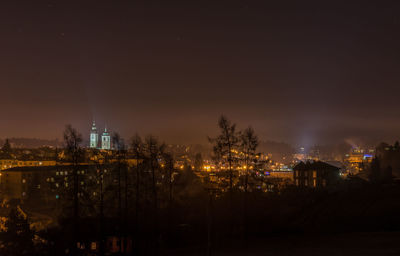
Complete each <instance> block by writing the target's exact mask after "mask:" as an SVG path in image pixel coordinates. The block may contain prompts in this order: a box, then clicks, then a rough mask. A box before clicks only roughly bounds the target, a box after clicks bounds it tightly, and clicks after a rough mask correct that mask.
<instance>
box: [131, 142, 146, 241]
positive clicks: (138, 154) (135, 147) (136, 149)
mask: <svg viewBox="0 0 400 256" xmlns="http://www.w3.org/2000/svg"><path fill="white" fill-rule="evenodd" d="M143 147H144V145H143V141H142V138H141V137H140V136H139V134H135V135H134V136H133V137H132V139H131V150H132V153H133V157H134V158H135V159H136V165H135V174H136V183H135V232H134V237H135V240H136V243H135V244H137V240H138V238H139V208H140V182H141V173H140V167H139V164H140V162H141V160H143V158H144V152H143V150H144V149H143Z"/></svg>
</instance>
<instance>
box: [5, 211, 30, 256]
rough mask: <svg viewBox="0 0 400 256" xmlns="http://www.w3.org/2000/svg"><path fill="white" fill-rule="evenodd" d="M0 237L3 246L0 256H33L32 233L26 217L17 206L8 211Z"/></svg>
mask: <svg viewBox="0 0 400 256" xmlns="http://www.w3.org/2000/svg"><path fill="white" fill-rule="evenodd" d="M0 237H1V242H2V244H3V246H2V249H1V251H0V252H1V255H13V256H20V255H21V256H22V255H34V244H33V238H34V231H33V230H32V229H31V228H30V226H29V221H28V217H27V215H26V214H25V213H24V212H23V211H22V210H21V208H20V207H19V206H17V207H13V208H12V209H11V210H10V213H9V215H8V218H7V221H6V222H5V231H4V232H3V233H1V236H0Z"/></svg>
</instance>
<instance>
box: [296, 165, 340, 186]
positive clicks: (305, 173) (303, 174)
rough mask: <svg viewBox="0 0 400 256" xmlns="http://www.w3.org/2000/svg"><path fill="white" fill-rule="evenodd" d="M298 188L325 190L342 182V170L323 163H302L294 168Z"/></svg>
mask: <svg viewBox="0 0 400 256" xmlns="http://www.w3.org/2000/svg"><path fill="white" fill-rule="evenodd" d="M293 179H294V183H295V185H296V186H297V187H302V188H307V187H308V188H323V187H327V186H331V185H334V184H336V183H337V182H338V181H339V180H340V168H339V167H336V166H334V165H331V164H328V163H326V162H322V161H307V162H300V163H298V164H297V165H296V166H294V167H293Z"/></svg>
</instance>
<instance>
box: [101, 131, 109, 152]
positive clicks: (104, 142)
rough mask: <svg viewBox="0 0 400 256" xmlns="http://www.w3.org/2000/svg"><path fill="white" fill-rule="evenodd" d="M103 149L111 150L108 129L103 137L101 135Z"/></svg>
mask: <svg viewBox="0 0 400 256" xmlns="http://www.w3.org/2000/svg"><path fill="white" fill-rule="evenodd" d="M101 149H105V150H110V149H111V136H110V134H109V133H108V132H107V127H106V128H105V129H104V132H103V135H101Z"/></svg>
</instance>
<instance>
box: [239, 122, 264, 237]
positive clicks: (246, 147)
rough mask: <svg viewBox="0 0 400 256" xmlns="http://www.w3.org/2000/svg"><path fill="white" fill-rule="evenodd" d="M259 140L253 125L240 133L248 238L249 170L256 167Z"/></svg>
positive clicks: (244, 208) (244, 222) (244, 211)
mask: <svg viewBox="0 0 400 256" xmlns="http://www.w3.org/2000/svg"><path fill="white" fill-rule="evenodd" d="M258 144H259V141H258V137H257V136H256V135H255V133H254V129H253V128H252V127H248V128H247V129H245V130H244V131H243V132H241V133H240V148H241V151H242V153H243V163H244V166H243V168H244V169H245V178H244V202H243V224H244V237H245V239H247V204H248V185H249V171H250V170H252V169H253V168H254V163H255V160H256V150H257V147H258Z"/></svg>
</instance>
